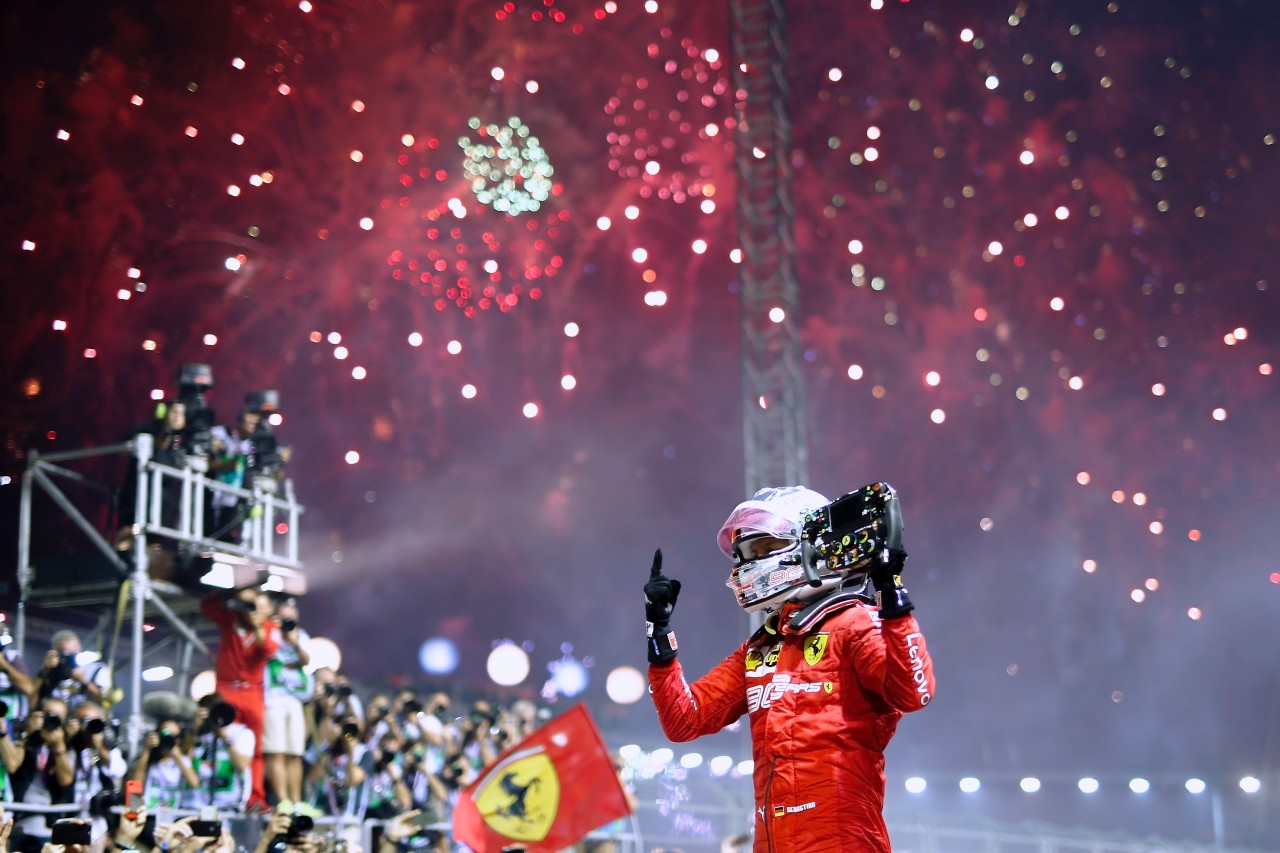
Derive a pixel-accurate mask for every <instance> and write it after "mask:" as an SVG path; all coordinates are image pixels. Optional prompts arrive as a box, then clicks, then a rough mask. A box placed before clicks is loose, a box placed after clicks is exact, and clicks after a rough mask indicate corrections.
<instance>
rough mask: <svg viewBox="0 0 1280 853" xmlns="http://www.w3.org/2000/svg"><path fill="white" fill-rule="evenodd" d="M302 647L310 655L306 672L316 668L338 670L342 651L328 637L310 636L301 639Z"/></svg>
mask: <svg viewBox="0 0 1280 853" xmlns="http://www.w3.org/2000/svg"><path fill="white" fill-rule="evenodd" d="M302 646H303V648H304V649H305V650H306V652H307V654H308V655H309V656H310V657H311V663H309V664H307V666H306V669H307V672H315V671H316V670H317V669H332V670H335V671H336V670H338V669H341V668H342V651H341V650H340V649H339V648H338V644H337V643H335V642H334V641H333V640H330V639H329V638H328V637H312V638H310V639H309V640H303V643H302Z"/></svg>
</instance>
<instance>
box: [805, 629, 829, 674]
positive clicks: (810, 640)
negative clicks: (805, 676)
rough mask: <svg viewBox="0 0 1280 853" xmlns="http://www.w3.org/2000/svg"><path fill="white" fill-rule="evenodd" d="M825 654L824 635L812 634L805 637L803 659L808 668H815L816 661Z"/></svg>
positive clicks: (825, 640) (825, 641)
mask: <svg viewBox="0 0 1280 853" xmlns="http://www.w3.org/2000/svg"><path fill="white" fill-rule="evenodd" d="M826 653H827V635H826V633H825V632H824V633H821V634H814V635H813V636H812V637H806V638H805V641H804V659H805V661H806V662H807V663H808V664H809V666H817V665H818V661H820V660H822V656H823V655H824V654H826Z"/></svg>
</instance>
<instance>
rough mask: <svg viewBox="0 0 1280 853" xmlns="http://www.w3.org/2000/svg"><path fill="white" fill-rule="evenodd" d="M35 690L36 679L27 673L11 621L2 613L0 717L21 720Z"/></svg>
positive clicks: (0, 615) (0, 625) (0, 633)
mask: <svg viewBox="0 0 1280 853" xmlns="http://www.w3.org/2000/svg"><path fill="white" fill-rule="evenodd" d="M35 692H36V682H35V679H33V678H32V677H31V676H30V675H27V668H26V665H25V664H24V663H23V661H22V652H20V651H18V650H17V649H15V648H14V647H13V634H11V633H9V623H8V622H6V621H5V618H4V615H3V614H0V702H3V703H4V710H3V713H0V718H2V719H4V720H21V719H22V718H23V717H25V716H26V715H27V706H28V704H29V700H30V698H31V694H32V693H35Z"/></svg>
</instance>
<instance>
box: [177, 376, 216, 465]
mask: <svg viewBox="0 0 1280 853" xmlns="http://www.w3.org/2000/svg"><path fill="white" fill-rule="evenodd" d="M212 387H213V368H212V367H210V366H209V365H207V364H184V365H182V368H181V369H180V370H179V371H178V399H177V401H176V402H179V403H182V404H183V405H184V406H185V407H186V410H187V426H186V429H184V430H183V432H184V433H186V436H187V446H188V447H189V448H190V451H191V452H192V453H195V454H197V455H201V456H208V455H209V445H210V441H211V436H212V433H211V430H212V429H213V420H214V415H213V409H212V408H210V406H209V403H208V401H207V400H206V399H205V396H204V395H205V392H206V391H208V390H209V389H211V388H212Z"/></svg>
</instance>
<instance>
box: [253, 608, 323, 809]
mask: <svg viewBox="0 0 1280 853" xmlns="http://www.w3.org/2000/svg"><path fill="white" fill-rule="evenodd" d="M276 623H277V624H278V625H279V628H277V629H276V633H275V635H274V638H275V641H276V645H277V649H276V653H275V655H274V656H272V658H271V660H270V661H268V662H267V669H266V673H267V682H266V719H265V722H264V725H263V733H262V752H263V760H264V763H265V770H266V776H267V787H269V788H270V789H271V792H272V794H274V795H275V798H276V802H285V801H288V802H293V803H296V802H298V801H299V800H301V799H302V770H303V768H302V756H303V754H304V753H305V752H306V751H307V721H306V714H305V712H304V711H303V707H302V706H303V703H304V702H309V701H311V698H312V697H313V696H314V695H315V678H314V677H313V676H312V675H311V673H309V672H307V671H306V668H305V667H306V666H307V665H308V664H310V663H311V656H310V655H308V654H307V650H306V648H305V645H306V643H307V641H308V640H309V639H310V638H309V637H308V636H307V632H306V631H304V630H303V629H302V628H300V627H299V626H298V607H297V605H296V604H294V602H293V599H285V600H284V601H282V602H280V603H279V604H278V605H276Z"/></svg>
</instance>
